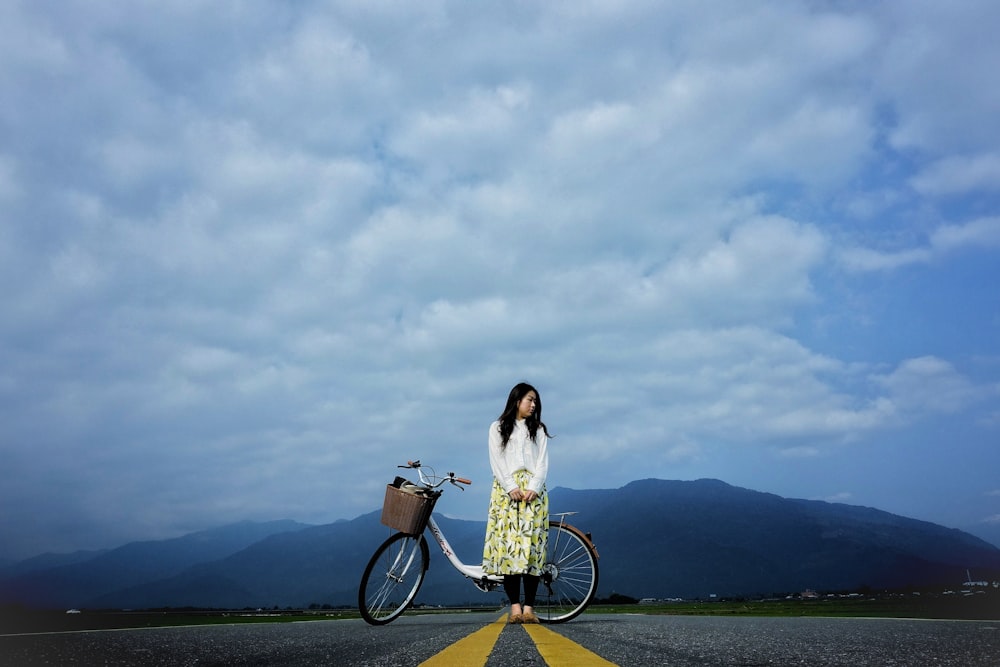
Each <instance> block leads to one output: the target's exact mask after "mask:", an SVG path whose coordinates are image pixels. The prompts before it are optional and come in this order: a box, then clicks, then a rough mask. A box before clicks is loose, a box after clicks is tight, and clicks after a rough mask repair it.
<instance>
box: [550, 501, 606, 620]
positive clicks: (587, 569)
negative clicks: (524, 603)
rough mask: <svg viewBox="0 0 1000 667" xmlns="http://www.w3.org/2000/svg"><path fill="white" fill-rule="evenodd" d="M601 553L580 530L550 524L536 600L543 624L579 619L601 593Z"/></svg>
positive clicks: (551, 522)
mask: <svg viewBox="0 0 1000 667" xmlns="http://www.w3.org/2000/svg"><path fill="white" fill-rule="evenodd" d="M598 577H599V571H598V567H597V550H596V549H594V545H593V544H592V543H591V542H590V540H589V539H588V538H587V537H585V536H584V535H583V533H581V532H580V531H579V530H578V529H576V528H574V527H572V526H568V525H565V524H562V523H560V522H558V521H550V522H549V536H548V550H547V553H546V558H545V566H544V567H543V568H542V577H541V581H540V582H539V586H538V596H537V597H536V598H535V615H536V616H538V619H539V620H540V621H541V622H542V623H565V622H566V621H568V620H570V619H573V618H576V617H577V616H579V615H580V614H581V613H582V612H583V610H584V609H586V608H587V605H589V604H590V601H591V600H593V599H594V595H595V594H596V593H597V581H598Z"/></svg>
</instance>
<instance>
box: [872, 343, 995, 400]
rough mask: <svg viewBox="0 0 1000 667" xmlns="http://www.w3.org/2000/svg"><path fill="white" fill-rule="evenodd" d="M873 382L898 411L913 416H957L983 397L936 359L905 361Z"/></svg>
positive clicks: (960, 376)
mask: <svg viewBox="0 0 1000 667" xmlns="http://www.w3.org/2000/svg"><path fill="white" fill-rule="evenodd" d="M874 379H875V381H876V382H878V383H879V384H881V385H882V386H883V387H885V389H886V390H887V391H888V393H889V397H890V399H891V400H892V402H893V405H894V406H895V407H896V408H897V409H898V410H900V411H902V412H908V413H913V414H921V413H926V412H944V413H954V412H959V411H962V410H963V409H965V408H968V407H969V406H970V405H971V404H974V403H976V402H978V401H981V400H982V399H983V398H985V396H986V393H985V391H984V389H983V388H982V387H979V386H977V385H976V384H974V383H973V382H971V381H970V380H969V379H967V378H966V377H964V376H962V375H961V374H960V373H958V371H956V370H955V368H954V366H952V364H950V363H948V362H947V361H944V360H943V359H938V358H936V357H920V358H917V359H907V360H905V361H904V362H903V363H901V364H900V365H899V367H898V368H896V370H894V371H893V372H892V373H890V374H888V375H881V376H876V377H875V378H874Z"/></svg>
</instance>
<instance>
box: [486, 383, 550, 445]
mask: <svg viewBox="0 0 1000 667" xmlns="http://www.w3.org/2000/svg"><path fill="white" fill-rule="evenodd" d="M529 391H533V392H535V399H536V400H535V410H534V412H532V413H531V414H530V415H528V416H527V418H525V420H524V424H525V426H527V427H528V435H530V436H531V439H532V440H534V439H535V435H536V434H537V433H538V428H539V427H541V429H542V431H544V433H545V437H547V438H551V437H552V436H551V435H549V429H547V428H545V423H544V422H543V421H542V395H541V394H539V393H538V390H537V389H535V388H534V387H532V386H531V385H530V384H528V383H527V382H521V383H518V384H516V385H514V388H513V389H511V390H510V395H509V396H507V405H506V406H505V407H504V409H503V413H502V414H501V415H500V420H499V421H500V449H504V448H505V447H507V441H508V440H510V434H511V433H513V432H514V422H516V421H517V404H518V403H520V402H521V399H522V398H524V397H525V396H527V394H528V392H529Z"/></svg>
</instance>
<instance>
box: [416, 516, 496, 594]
mask: <svg viewBox="0 0 1000 667" xmlns="http://www.w3.org/2000/svg"><path fill="white" fill-rule="evenodd" d="M427 528H428V529H430V531H431V535H433V536H434V541H436V542H437V544H438V547H440V548H441V552H442V553H443V554H444V555H445V556H446V557H447V558H448V562H449V563H451V565H452V567H454V568H455V569H456V570H458V571H459V572H461V573H462V574H463V575H465V576H466V577H468V578H469V579H472V581H473V582H474V583H475V584H476V586H477V587H478V588H480V589H481V590H492V589H493V588H495V587H497V586H499V585H500V584H502V583H503V577H502V576H500V575H495V574H485V573H484V572H483V566H482V565H469V564H468V563H463V562H462V561H460V560H459V559H458V556H457V555H456V554H455V551H454V550H453V549H452V548H451V544H450V543H449V542H448V538H446V537H445V536H444V532H442V530H441V527H440V526H438V524H437V521H435V520H434V515H433V514H431V516H430V518H428V519H427ZM484 586H487V587H488V588H483V587H484Z"/></svg>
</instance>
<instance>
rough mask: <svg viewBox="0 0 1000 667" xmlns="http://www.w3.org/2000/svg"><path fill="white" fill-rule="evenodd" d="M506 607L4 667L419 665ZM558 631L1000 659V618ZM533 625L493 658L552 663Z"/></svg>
mask: <svg viewBox="0 0 1000 667" xmlns="http://www.w3.org/2000/svg"><path fill="white" fill-rule="evenodd" d="M498 617H499V614H498V613H495V612H494V613H468V614H450V615H439V616H438V615H430V616H418V615H414V614H408V615H406V616H404V617H403V618H401V619H399V620H397V621H396V622H394V623H392V624H390V625H388V626H383V627H371V626H369V625H366V624H365V623H364V622H363V621H360V620H339V621H310V622H305V623H273V624H259V625H258V624H254V625H226V626H197V627H183V628H151V629H142V630H110V631H93V632H91V631H88V632H73V633H57V634H36V635H4V636H0V664H2V665H17V666H22V665H24V666H29V665H198V666H199V667H203V666H205V665H352V666H355V665H357V666H366V665H372V666H376V665H377V666H383V665H400V666H405V667H413V666H415V665H418V664H420V663H421V662H423V661H424V660H427V659H429V658H431V657H433V656H434V655H435V654H437V653H438V652H440V651H442V650H443V649H445V648H446V647H448V646H450V645H451V644H454V643H455V642H458V641H459V640H461V639H463V638H464V637H466V636H467V635H469V634H471V633H473V632H475V631H477V630H479V629H481V628H484V627H486V626H487V625H489V624H491V623H493V622H494V621H496V620H497V618H498ZM547 627H548V629H551V630H555V631H556V632H557V633H558V634H560V635H562V636H564V637H566V638H568V639H570V640H572V641H574V642H576V643H577V644H579V645H581V646H583V647H585V648H586V649H589V651H591V652H593V653H595V654H597V655H598V656H600V657H602V658H604V659H605V660H607V661H610V662H612V663H615V664H618V665H621V666H622V667H633V666H635V667H639V666H641V667H648V666H650V665H681V666H687V665H698V666H699V667H703V666H705V665H741V666H748V665H850V666H852V667H856V666H859V665H878V666H880V667H884V666H888V665H912V666H920V667H923V666H924V665H935V666H937V665H956V666H961V667H974V666H978V665H983V666H989V667H997V666H998V665H1000V621H922V620H894V619H840V618H791V619H789V618H740V617H699V616H644V615H631V614H630V615H590V614H588V615H584V616H582V617H580V618H578V619H576V620H575V621H572V622H570V623H567V624H564V625H557V626H547ZM545 664H546V663H545V661H544V660H543V659H542V657H541V655H540V654H539V653H538V650H537V649H536V647H535V645H534V643H533V640H532V639H531V637H529V636H528V634H527V633H526V632H525V630H524V628H521V627H518V626H508V627H506V628H504V629H503V630H502V632H500V636H499V638H498V639H497V641H496V643H495V644H493V646H492V651H491V653H490V655H489V659H488V661H487V663H486V665H487V667H500V666H501V665H502V666H503V667H510V666H512V665H516V666H518V667H524V666H527V665H545Z"/></svg>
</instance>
